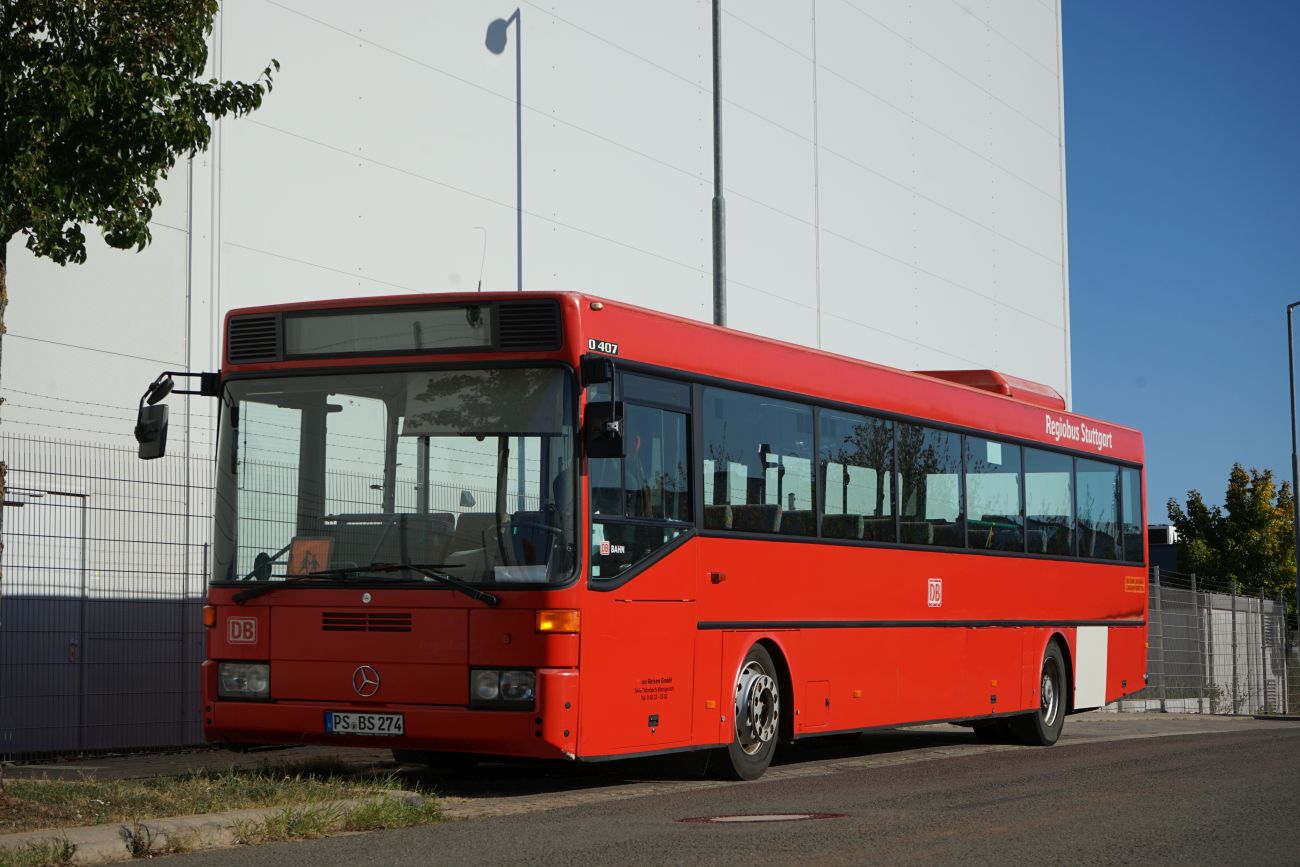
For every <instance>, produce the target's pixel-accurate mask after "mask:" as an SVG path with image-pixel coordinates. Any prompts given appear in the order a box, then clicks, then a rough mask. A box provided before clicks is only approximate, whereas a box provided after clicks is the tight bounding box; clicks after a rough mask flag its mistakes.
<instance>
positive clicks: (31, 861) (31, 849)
mask: <svg viewBox="0 0 1300 867" xmlns="http://www.w3.org/2000/svg"><path fill="white" fill-rule="evenodd" d="M76 852H77V847H76V846H74V845H73V844H71V843H69V842H68V841H67V840H63V841H61V842H58V843H28V844H27V845H26V846H23V847H22V848H19V849H0V867H64V865H66V864H71V863H72V856H73V855H75V854H76Z"/></svg>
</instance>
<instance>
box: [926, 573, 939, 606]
mask: <svg viewBox="0 0 1300 867" xmlns="http://www.w3.org/2000/svg"><path fill="white" fill-rule="evenodd" d="M925 604H926V605H929V606H930V607H931V608H940V607H942V606H943V579H942V578H931V579H930V584H929V591H928V594H927V596H926V600H925Z"/></svg>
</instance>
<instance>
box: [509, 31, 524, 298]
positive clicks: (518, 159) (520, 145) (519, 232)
mask: <svg viewBox="0 0 1300 867" xmlns="http://www.w3.org/2000/svg"><path fill="white" fill-rule="evenodd" d="M511 17H512V18H514V19H515V272H516V277H517V279H516V282H515V286H516V291H519V292H522V291H524V108H523V105H524V102H523V86H524V75H523V70H524V54H523V50H524V49H523V44H524V24H523V21H522V20H521V19H520V17H519V10H518V9H516V10H515V14H514V15H512V16H511Z"/></svg>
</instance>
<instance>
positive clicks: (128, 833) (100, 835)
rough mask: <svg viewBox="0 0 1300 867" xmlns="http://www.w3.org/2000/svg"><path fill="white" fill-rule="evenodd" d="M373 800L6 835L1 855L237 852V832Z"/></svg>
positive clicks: (99, 859) (411, 796)
mask: <svg viewBox="0 0 1300 867" xmlns="http://www.w3.org/2000/svg"><path fill="white" fill-rule="evenodd" d="M379 797H388V798H393V799H396V800H402V801H405V802H407V803H409V804H412V805H419V804H421V803H423V799H422V798H421V797H420V796H419V795H418V794H416V793H415V792H400V791H393V792H386V793H384V794H383V795H381V796H379ZM373 800H374V798H373V797H371V798H351V799H348V800H342V801H322V802H319V803H314V804H308V805H290V806H283V807H257V808H253V809H248V810H230V811H227V812H224V813H205V814H203V815H198V816H177V817H173V818H170V819H145V820H142V821H139V822H110V823H108V824H105V825H92V826H89V827H84V828H62V829H57V830H44V831H24V832H22V833H18V834H3V835H0V852H5V851H6V850H7V851H16V850H18V849H21V848H23V847H25V846H30V845H40V844H53V845H55V846H61V845H64V844H70V845H72V846H74V847H75V851H74V852H73V855H72V863H74V864H108V863H112V862H116V861H130V860H132V859H134V858H142V857H151V856H153V855H164V854H167V853H169V852H171V851H182V850H183V851H186V852H194V851H198V850H201V849H216V848H222V847H227V846H234V845H236V844H237V843H238V842H239V841H238V839H237V836H236V833H235V830H236V827H237V826H239V825H241V824H244V823H249V822H260V821H263V820H265V819H267V818H268V817H271V816H278V815H280V814H281V813H285V812H288V811H289V810H294V809H299V808H300V807H302V806H310V807H312V808H313V809H321V810H328V809H337V810H350V809H354V808H356V807H359V806H361V805H363V804H366V803H370V802H371V801H373Z"/></svg>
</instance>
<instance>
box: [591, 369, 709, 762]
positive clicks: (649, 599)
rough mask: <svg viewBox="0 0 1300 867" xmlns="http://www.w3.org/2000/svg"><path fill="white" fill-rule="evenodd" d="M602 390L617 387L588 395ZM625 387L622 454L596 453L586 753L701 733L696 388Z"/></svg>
mask: <svg viewBox="0 0 1300 867" xmlns="http://www.w3.org/2000/svg"><path fill="white" fill-rule="evenodd" d="M597 389H602V390H603V389H608V385H605V386H603V387H596V388H593V389H592V390H591V391H589V393H588V399H589V400H591V399H593V394H592V392H596V394H597V398H596V399H602V398H601V396H600V395H599V392H598V391H597ZM618 391H619V395H618V396H619V398H620V402H621V404H622V413H623V417H622V429H623V456H622V457H619V458H601V459H594V458H593V459H589V460H588V461H587V469H588V474H589V479H590V489H589V490H590V493H589V497H590V500H589V503H590V509H591V547H590V552H591V556H590V564H591V565H590V574H589V586H590V587H591V589H593V590H596V591H601V592H597V593H593V594H590V595H589V596H588V597H587V598H588V604H587V606H586V609H585V611H584V615H583V617H584V622H583V633H584V639H583V648H582V678H583V694H584V696H586V697H587V698H586V700H584V702H583V722H582V724H581V725H580V726H579V730H580V731H581V732H582V734H581V737H582V741H583V743H582V745H581V747H580V749H581V750H582V752H583V754H584V755H602V754H612V753H617V752H626V751H636V752H649V751H654V750H659V749H670V748H672V747H673V746H675V745H681V744H684V743H685V742H686V741H687V740H688V739H689V738H690V736H691V731H692V720H691V712H692V694H693V679H694V677H693V675H694V663H695V656H694V648H695V604H694V596H693V578H694V576H695V572H696V568H695V567H696V559H697V556H698V554H697V551H696V547H695V546H694V545H693V544H691V537H692V535H693V533H692V530H693V527H694V524H693V521H692V517H691V508H692V504H691V495H690V482H689V478H690V472H689V467H690V462H689V455H688V443H689V431H690V415H689V413H690V388H689V386H687V385H685V384H683V383H675V382H671V381H669V380H661V379H658V378H653V377H646V376H639V375H632V374H622V375H621V376H620V379H619V389H618ZM603 399H606V400H607V399H608V392H607V391H606V392H605V394H604V395H603ZM593 695H595V696H597V698H595V699H594V701H593V700H592V698H591V697H592V696H593Z"/></svg>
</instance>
